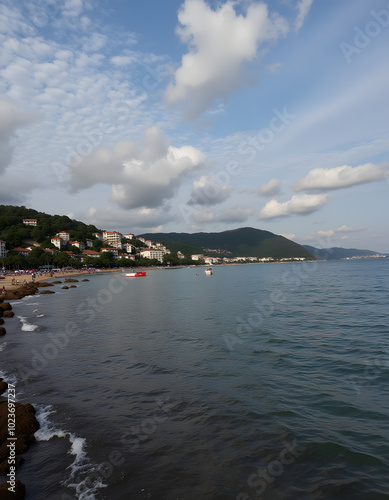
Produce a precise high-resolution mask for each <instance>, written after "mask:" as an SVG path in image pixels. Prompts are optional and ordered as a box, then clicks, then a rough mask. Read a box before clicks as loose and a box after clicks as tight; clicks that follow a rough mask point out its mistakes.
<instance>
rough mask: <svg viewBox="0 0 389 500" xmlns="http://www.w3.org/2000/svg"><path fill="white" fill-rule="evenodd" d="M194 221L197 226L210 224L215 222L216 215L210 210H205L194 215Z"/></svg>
mask: <svg viewBox="0 0 389 500" xmlns="http://www.w3.org/2000/svg"><path fill="white" fill-rule="evenodd" d="M192 219H193V220H194V221H195V222H196V223H197V224H209V223H210V222H214V221H215V213H214V212H213V211H212V210H210V209H209V208H204V210H201V211H200V212H195V213H194V214H192Z"/></svg>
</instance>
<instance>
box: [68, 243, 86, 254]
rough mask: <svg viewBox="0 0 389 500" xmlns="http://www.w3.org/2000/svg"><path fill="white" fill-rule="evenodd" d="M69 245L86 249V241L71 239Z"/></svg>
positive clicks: (82, 249)
mask: <svg viewBox="0 0 389 500" xmlns="http://www.w3.org/2000/svg"><path fill="white" fill-rule="evenodd" d="M69 245H73V246H74V247H77V248H79V249H80V250H81V252H82V251H84V250H85V245H84V243H81V242H80V241H69Z"/></svg>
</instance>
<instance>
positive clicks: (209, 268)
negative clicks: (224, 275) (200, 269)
mask: <svg viewBox="0 0 389 500" xmlns="http://www.w3.org/2000/svg"><path fill="white" fill-rule="evenodd" d="M204 272H205V274H206V275H207V276H211V274H212V267H207V268H206V269H205V271H204Z"/></svg>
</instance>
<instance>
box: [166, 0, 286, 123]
mask: <svg viewBox="0 0 389 500" xmlns="http://www.w3.org/2000/svg"><path fill="white" fill-rule="evenodd" d="M178 20H179V22H180V26H179V28H177V34H178V36H179V37H180V38H181V40H182V41H183V42H184V43H186V44H188V47H189V51H188V52H187V53H186V54H185V55H184V56H183V57H182V64H181V66H180V68H178V70H177V71H176V72H175V82H174V83H171V84H170V85H169V86H168V88H167V89H166V93H165V97H166V100H167V102H168V103H169V104H177V103H184V105H185V109H186V113H187V116H188V117H189V118H196V117H198V116H200V115H201V114H202V113H203V112H204V111H205V110H206V109H207V108H208V107H209V106H211V105H212V104H213V103H214V102H215V101H216V100H218V99H220V98H222V99H224V98H226V97H228V96H229V94H230V93H231V92H233V91H234V90H235V89H237V88H239V86H241V85H242V83H243V80H242V74H241V67H242V65H243V63H245V62H249V61H253V60H254V59H255V58H256V57H257V51H258V47H259V45H260V44H261V43H264V42H266V41H269V40H275V39H277V38H278V37H279V36H280V35H285V34H286V33H287V31H288V25H287V23H286V21H285V20H284V19H283V18H282V17H280V16H279V15H277V14H273V15H269V13H268V10H267V6H266V5H265V4H264V3H256V2H254V3H252V4H251V5H249V7H248V8H247V12H246V15H245V16H243V15H241V14H239V15H238V14H237V13H236V12H235V10H234V2H232V1H227V2H226V3H224V4H222V5H220V6H219V7H218V8H216V10H212V8H211V7H210V6H209V5H208V4H207V3H206V2H205V1H204V0H186V1H185V3H184V4H183V6H182V8H181V9H180V11H179V13H178Z"/></svg>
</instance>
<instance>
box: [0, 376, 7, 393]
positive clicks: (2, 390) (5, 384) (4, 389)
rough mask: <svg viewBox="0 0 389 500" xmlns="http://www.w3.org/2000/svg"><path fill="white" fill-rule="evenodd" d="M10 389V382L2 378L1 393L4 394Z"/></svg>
mask: <svg viewBox="0 0 389 500" xmlns="http://www.w3.org/2000/svg"><path fill="white" fill-rule="evenodd" d="M7 389H8V384H7V383H6V382H4V381H3V379H2V378H0V394H3V392H5V391H6V390H7Z"/></svg>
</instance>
